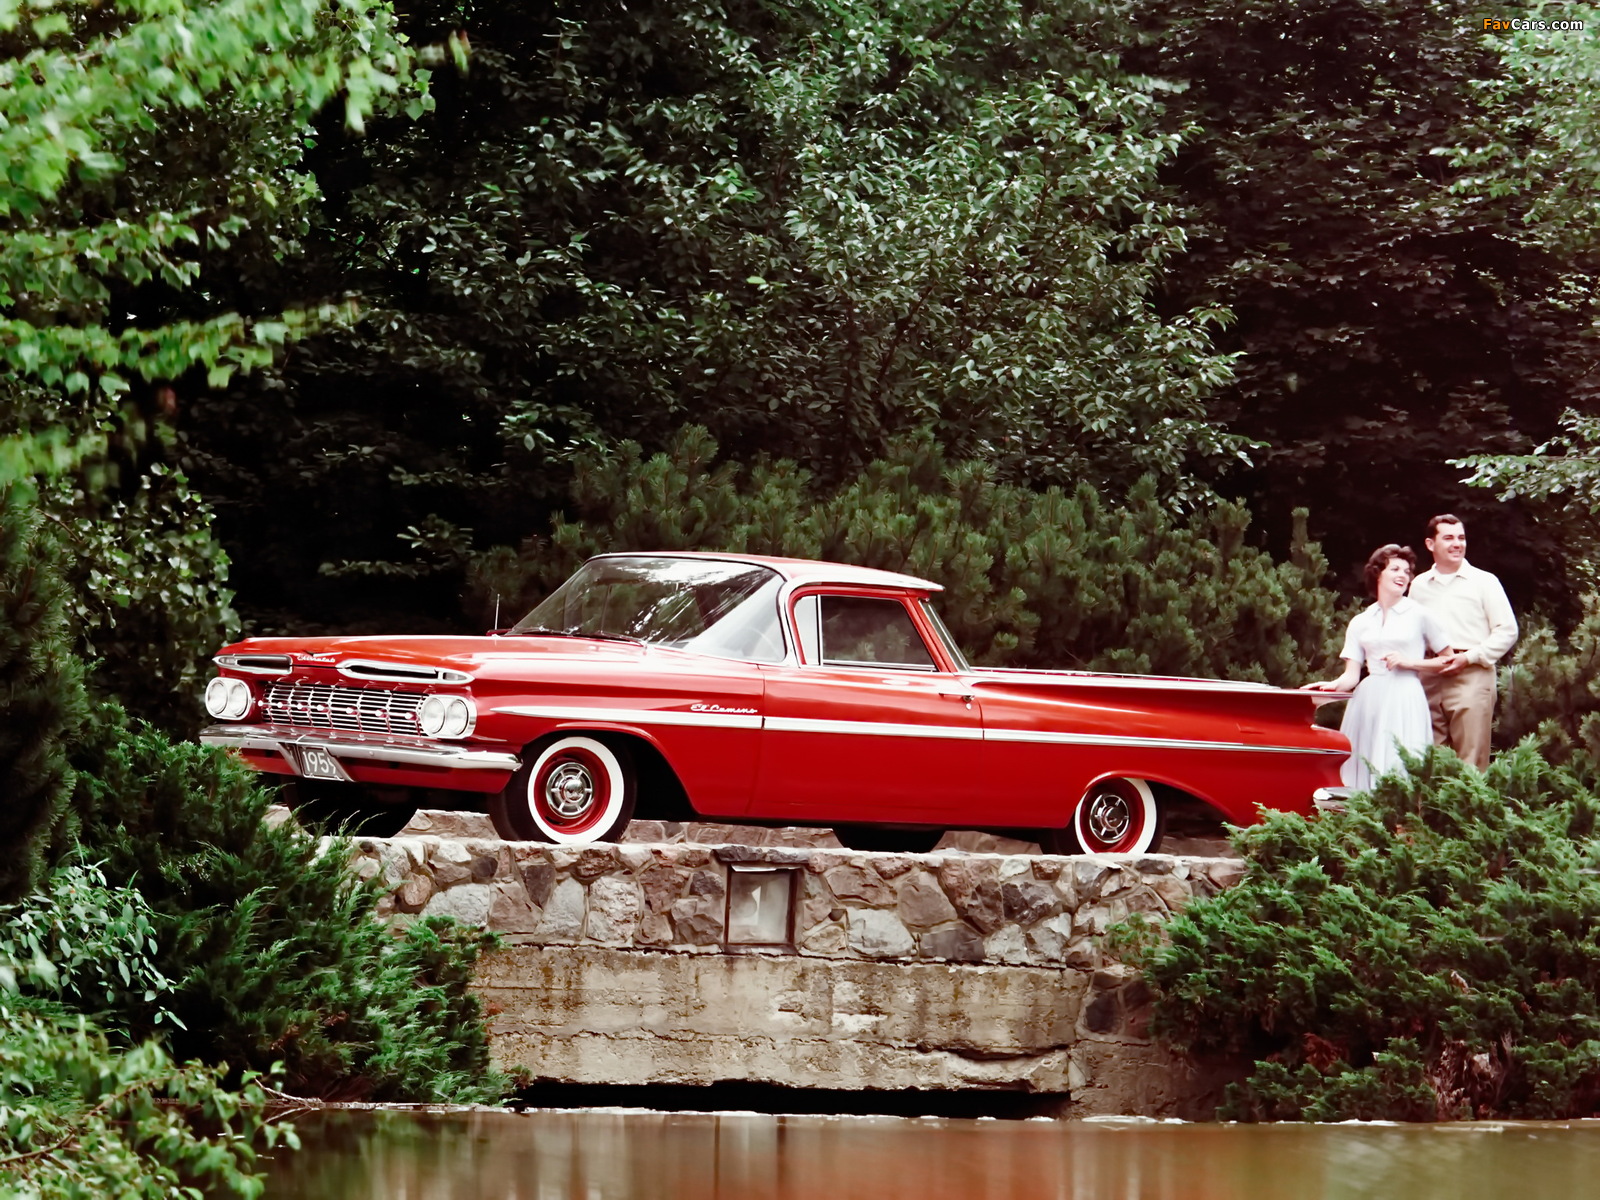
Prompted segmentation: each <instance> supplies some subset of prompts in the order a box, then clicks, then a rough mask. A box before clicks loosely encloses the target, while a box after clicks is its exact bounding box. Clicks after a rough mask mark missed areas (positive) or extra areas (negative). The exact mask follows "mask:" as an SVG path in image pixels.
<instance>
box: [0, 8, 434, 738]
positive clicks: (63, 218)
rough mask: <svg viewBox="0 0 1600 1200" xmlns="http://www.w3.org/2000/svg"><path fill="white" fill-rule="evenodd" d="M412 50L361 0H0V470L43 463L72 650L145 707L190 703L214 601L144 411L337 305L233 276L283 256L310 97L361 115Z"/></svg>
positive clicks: (1, 473) (28, 479)
mask: <svg viewBox="0 0 1600 1200" xmlns="http://www.w3.org/2000/svg"><path fill="white" fill-rule="evenodd" d="M411 61H412V56H411V54H410V52H409V51H408V49H407V47H406V46H405V44H404V42H403V41H402V40H401V39H400V38H399V37H398V35H397V34H396V32H395V29H394V24H393V17H392V14H391V12H390V11H389V9H388V8H387V6H386V5H384V4H382V3H368V2H366V0H337V2H336V3H334V4H331V5H330V4H326V3H313V2H311V0H194V2H192V3H171V4H169V3H161V4H155V3H144V2H142V0H128V2H126V3H114V4H102V3H89V2H87V0H67V2H61V3H45V4H21V3H17V2H16V0H10V2H8V3H0V160H3V163H4V165H3V166H0V365H3V366H4V370H3V371H0V485H4V486H11V485H16V486H26V487H32V486H33V482H34V480H35V479H36V478H38V477H41V476H42V477H45V478H51V477H60V478H62V479H63V482H62V483H61V484H60V485H59V486H57V487H55V488H52V489H47V490H46V491H44V492H43V493H42V494H41V497H40V503H41V505H42V506H43V508H44V509H45V511H47V512H49V513H50V514H51V515H52V516H54V517H56V518H58V519H60V520H61V521H63V522H64V523H66V524H70V525H72V526H74V530H73V536H72V538H71V539H70V540H71V541H72V543H73V547H72V548H73V550H74V555H73V560H72V561H73V564H74V569H73V578H72V582H73V583H74V584H75V585H76V586H77V587H78V588H79V589H80V590H81V593H80V594H81V600H80V609H79V615H80V617H85V618H87V619H86V620H84V621H83V622H82V627H83V628H84V629H85V630H86V634H87V636H86V643H87V644H86V645H85V649H86V650H88V651H89V652H90V653H91V654H92V655H93V656H95V657H99V658H102V659H104V660H106V668H107V669H106V671H105V672H104V673H103V674H102V676H101V680H102V682H103V683H104V684H105V685H107V686H110V687H112V688H114V689H118V690H122V689H125V690H126V694H127V695H128V697H129V700H130V702H132V703H135V704H137V705H138V706H139V708H140V709H141V711H144V712H147V713H150V714H151V715H162V716H169V715H170V714H171V713H172V712H173V711H176V708H177V706H178V704H180V703H181V704H184V705H187V704H188V703H191V702H192V699H193V697H192V696H187V697H184V698H183V699H182V700H175V699H174V696H173V692H174V691H175V690H187V691H189V692H192V691H193V688H192V686H191V685H192V683H193V679H194V676H195V672H196V665H195V661H194V660H195V657H196V655H197V654H198V653H199V652H200V651H201V649H203V648H204V649H209V648H210V647H211V646H214V645H215V643H216V642H217V640H218V639H219V637H220V635H221V632H222V629H223V628H225V627H226V626H227V624H228V621H229V618H230V616H231V614H230V613H229V611H228V608H227V595H226V591H225V588H224V587H223V585H222V581H223V580H224V579H225V578H226V567H225V559H224V558H223V556H222V555H221V553H220V550H219V549H218V548H217V547H216V546H215V545H214V544H213V543H211V542H210V539H209V537H208V536H207V532H206V531H207V528H208V526H209V517H208V514H207V512H206V510H205V508H204V505H203V503H201V502H199V501H198V499H197V498H196V497H194V496H192V495H191V494H188V493H187V492H186V490H185V489H184V488H183V485H182V481H181V479H180V478H179V477H178V476H176V475H175V474H173V473H171V472H166V473H165V474H151V473H148V472H146V470H145V468H146V467H147V466H148V464H149V462H150V460H151V458H152V457H155V458H156V459H158V460H159V457H160V455H161V453H162V450H161V448H160V446H159V444H158V443H156V442H154V441H152V433H153V432H154V428H155V427H154V425H153V422H155V421H158V420H160V419H164V418H165V417H167V416H169V415H170V414H171V412H172V411H175V409H176V408H177V407H179V406H180V405H181V404H183V403H186V402H188V400H189V399H190V398H191V397H192V396H193V395H194V394H195V393H197V392H201V391H204V390H205V389H207V388H215V387H222V386H224V385H226V384H227V382H228V381H229V380H230V379H232V378H233V377H234V376H235V374H236V373H238V372H240V371H249V370H253V369H257V368H260V367H261V366H264V365H265V364H267V363H269V362H271V361H272V359H273V357H274V355H275V354H276V353H278V352H279V350H280V348H281V346H282V345H283V344H284V343H285V342H286V341H291V340H292V339H293V338H294V337H296V336H298V335H299V334H301V333H303V332H304V331H305V330H307V329H309V328H313V327H317V326H319V325H322V324H325V323H326V322H327V321H328V320H330V319H333V318H334V317H335V316H336V315H337V314H336V313H335V311H334V310H333V309H331V308H326V307H324V308H318V307H317V306H314V305H310V306H308V305H298V306H296V305H291V306H280V307H277V308H263V307H261V306H259V305H255V304H252V303H248V302H247V297H246V296H245V291H246V289H244V288H242V287H241V286H240V284H241V276H248V274H249V273H250V272H251V270H252V268H251V267H250V266H249V264H250V263H251V262H252V261H258V260H265V261H268V262H270V261H271V260H272V259H273V258H274V257H275V256H278V255H282V254H285V253H292V252H293V247H294V244H295V239H296V237H298V235H299V232H300V230H301V229H302V228H303V226H304V219H305V207H306V204H307V203H308V201H309V199H310V197H311V196H312V194H313V193H314V189H313V187H312V185H311V181H310V178H309V176H308V175H307V174H306V173H305V171H304V168H303V166H302V160H303V158H304V155H305V151H306V135H307V132H308V130H309V129H310V124H311V119H312V117H313V115H314V114H316V113H318V112H319V111H321V110H323V109H324V108H325V107H327V106H328V105H329V104H330V103H332V102H337V106H338V108H339V111H340V113H341V115H342V117H343V119H344V120H345V121H346V122H347V123H349V124H350V125H352V126H354V127H359V126H360V125H361V123H362V122H363V121H364V120H365V119H366V117H367V116H369V115H370V114H371V113H372V112H373V110H374V108H375V106H376V105H377V104H378V102H379V101H380V100H382V99H384V98H386V97H389V96H391V95H392V94H394V93H396V92H397V91H398V90H399V89H400V88H401V87H402V85H403V84H406V83H407V81H408V80H409V79H410V78H411V76H410V74H409V72H410V70H411ZM410 99H411V103H412V104H413V105H414V106H417V107H419V108H420V106H421V105H422V103H423V100H424V99H425V98H424V97H422V96H418V95H413V96H411V97H410ZM119 489H121V490H119ZM152 499H154V500H155V501H156V502H155V503H151V501H152ZM180 519H181V520H184V521H186V522H187V527H186V528H183V529H174V528H173V523H175V522H176V521H178V520H180ZM180 606H181V607H180Z"/></svg>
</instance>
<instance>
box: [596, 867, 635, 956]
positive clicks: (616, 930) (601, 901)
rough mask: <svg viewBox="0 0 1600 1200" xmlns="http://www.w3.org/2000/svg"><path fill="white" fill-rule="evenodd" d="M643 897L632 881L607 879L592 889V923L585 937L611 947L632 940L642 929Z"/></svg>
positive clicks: (618, 878) (615, 877) (614, 876)
mask: <svg viewBox="0 0 1600 1200" xmlns="http://www.w3.org/2000/svg"><path fill="white" fill-rule="evenodd" d="M640 907H641V906H640V895H639V889H638V887H637V886H636V885H635V884H634V883H633V881H632V880H631V879H628V878H626V877H623V876H618V875H607V876H605V877H603V878H601V879H596V880H595V881H594V883H593V884H592V885H590V887H589V919H588V922H587V923H586V924H585V926H584V936H585V937H587V938H589V939H590V940H591V941H596V942H607V943H610V944H616V943H625V942H629V941H631V940H632V939H633V934H634V930H636V929H637V928H638V926H639V910H640Z"/></svg>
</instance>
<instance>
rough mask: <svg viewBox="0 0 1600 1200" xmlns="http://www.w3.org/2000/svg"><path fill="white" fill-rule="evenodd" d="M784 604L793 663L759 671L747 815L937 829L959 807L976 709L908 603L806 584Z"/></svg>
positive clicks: (975, 735)
mask: <svg viewBox="0 0 1600 1200" xmlns="http://www.w3.org/2000/svg"><path fill="white" fill-rule="evenodd" d="M789 611H790V617H791V620H792V621H793V622H794V628H795V629H796V631H797V633H798V644H799V647H800V659H801V661H800V663H799V664H798V665H790V664H784V665H776V666H771V667H765V668H763V672H764V674H765V676H766V701H765V720H764V721H763V729H762V735H761V751H760V763H759V766H758V769H757V787H756V798H755V804H754V805H753V806H752V810H751V812H752V815H757V816H762V817H768V818H776V819H794V820H801V819H804V820H808V821H818V822H834V823H845V822H858V821H886V822H905V823H914V824H929V825H942V824H947V823H948V822H950V821H952V820H953V819H956V818H957V817H958V816H960V815H961V814H964V813H971V812H972V811H973V810H974V808H975V806H976V802H977V795H978V786H979V779H980V757H981V754H982V750H983V720H982V713H981V711H980V709H979V706H978V703H977V700H976V697H975V696H974V695H973V694H972V691H971V689H969V688H968V687H967V686H966V685H965V683H964V682H963V680H962V678H961V676H959V675H957V674H955V673H953V672H951V671H950V670H949V669H948V664H946V663H945V662H944V661H943V659H942V655H941V653H940V651H939V650H938V649H937V648H936V643H935V642H934V640H933V639H931V638H930V637H929V636H928V635H927V631H925V630H924V629H923V628H922V627H921V623H920V621H919V620H918V618H917V616H916V615H915V613H916V611H917V610H915V609H914V608H913V607H912V606H911V605H909V604H907V602H906V599H905V598H903V597H901V596H898V595H883V594H876V595H875V594H871V593H868V592H864V591H833V590H809V591H804V592H799V593H797V594H796V595H795V596H794V597H793V598H792V599H791V602H790V605H789ZM968 819H970V818H968Z"/></svg>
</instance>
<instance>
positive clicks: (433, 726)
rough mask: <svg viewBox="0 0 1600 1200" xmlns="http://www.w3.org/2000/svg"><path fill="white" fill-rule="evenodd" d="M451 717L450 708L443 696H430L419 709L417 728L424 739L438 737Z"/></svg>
mask: <svg viewBox="0 0 1600 1200" xmlns="http://www.w3.org/2000/svg"><path fill="white" fill-rule="evenodd" d="M449 715H450V706H449V704H447V703H446V701H445V698H444V697H443V696H429V697H428V698H427V699H426V700H424V701H423V702H422V706H421V707H420V708H418V709H417V728H419V729H421V730H422V733H423V736H424V737H438V736H439V734H440V732H442V731H443V729H444V723H445V719H446V718H447V717H448V716H449Z"/></svg>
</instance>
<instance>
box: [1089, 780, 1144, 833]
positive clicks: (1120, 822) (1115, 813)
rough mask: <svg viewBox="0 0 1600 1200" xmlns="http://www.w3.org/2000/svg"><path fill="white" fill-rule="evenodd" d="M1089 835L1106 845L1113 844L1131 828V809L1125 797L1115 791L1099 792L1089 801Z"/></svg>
mask: <svg viewBox="0 0 1600 1200" xmlns="http://www.w3.org/2000/svg"><path fill="white" fill-rule="evenodd" d="M1087 824H1088V827H1089V833H1090V835H1091V836H1092V837H1093V838H1094V839H1095V840H1096V841H1100V842H1104V843H1105V844H1106V845H1115V844H1116V843H1117V842H1120V841H1121V840H1122V839H1123V838H1125V837H1127V836H1128V831H1129V830H1130V829H1132V828H1133V810H1132V809H1130V808H1129V807H1128V801H1127V799H1126V798H1125V797H1123V796H1121V795H1119V794H1117V793H1116V792H1100V793H1099V794H1098V795H1096V796H1095V797H1094V798H1093V799H1092V800H1090V801H1089V813H1088V821H1087Z"/></svg>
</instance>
